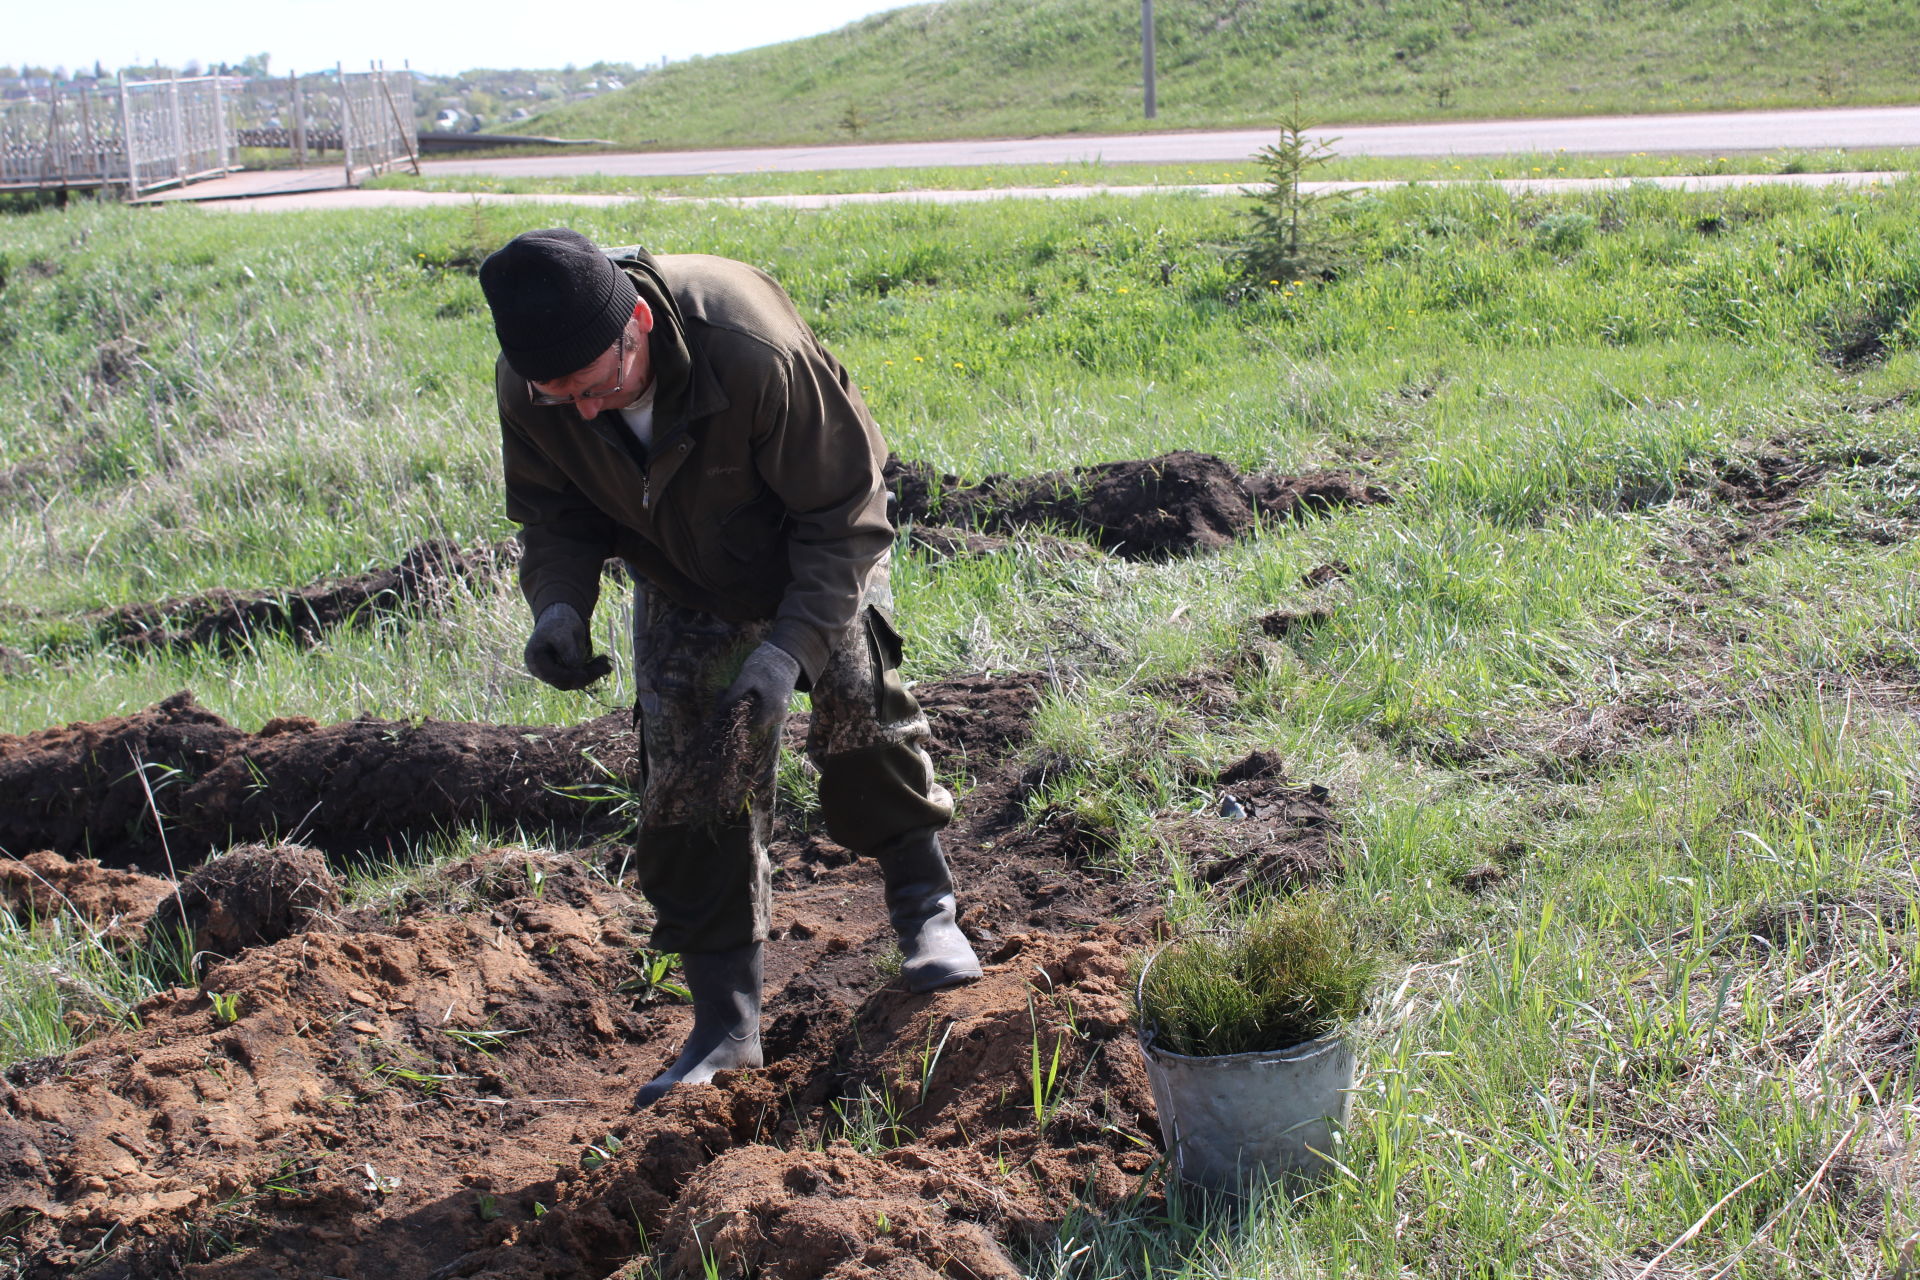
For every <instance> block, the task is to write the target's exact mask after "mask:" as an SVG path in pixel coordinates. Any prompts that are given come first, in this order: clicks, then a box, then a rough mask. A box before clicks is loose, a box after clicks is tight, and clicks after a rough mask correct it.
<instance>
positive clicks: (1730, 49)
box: [520, 0, 1920, 146]
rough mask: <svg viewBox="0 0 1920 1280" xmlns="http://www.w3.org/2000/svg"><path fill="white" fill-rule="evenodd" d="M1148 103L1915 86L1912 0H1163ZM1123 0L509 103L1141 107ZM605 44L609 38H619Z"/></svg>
mask: <svg viewBox="0 0 1920 1280" xmlns="http://www.w3.org/2000/svg"><path fill="white" fill-rule="evenodd" d="M1155 7H1156V10H1157V15H1158V16H1157V22H1156V25H1157V28H1158V42H1159V96H1160V112H1159V118H1158V120H1157V122H1156V124H1155V127H1158V128H1163V129H1196V128H1212V127H1231V126H1248V125H1265V124H1269V123H1271V122H1272V121H1273V119H1274V118H1275V116H1276V114H1277V113H1278V112H1279V111H1281V110H1282V108H1283V107H1284V106H1285V105H1286V104H1287V103H1288V102H1289V101H1290V100H1291V98H1292V96H1293V95H1294V94H1296V93H1297V94H1298V95H1299V97H1300V101H1301V104H1302V107H1303V109H1304V111H1305V113H1306V114H1308V115H1309V116H1311V117H1312V118H1314V119H1317V120H1325V121H1329V122H1360V121H1380V120H1411V119H1428V118H1446V117H1455V116H1480V117H1493V116H1537V115H1555V114H1587V113H1611V112H1655V111H1686V110H1701V109H1711V108H1717V107H1773V106H1831V105H1841V104H1847V103H1881V102H1901V101H1906V102H1911V101H1915V100H1916V99H1920V5H1915V4H1914V3H1913V2H1912V0H1824V2H1823V3H1820V4H1809V3H1806V2H1805V0H1160V3H1159V4H1157V5H1156V6H1155ZM1139 20H1140V10H1139V6H1138V5H1136V4H1134V3H1132V2H1131V0H948V2H947V3H942V4H922V5H913V6H909V7H907V8H902V9H895V10H891V11H889V12H886V13H882V14H876V15H875V16H873V17H870V18H866V19H863V20H862V21H860V22H856V23H853V24H851V25H850V26H847V27H843V28H841V29H840V30H837V31H832V32H828V33H827V34H825V35H819V36H813V37H810V38H808V39H805V40H796V41H792V42H790V43H787V44H778V45H769V46H767V47H766V48H762V49H753V50H749V51H747V52H744V53H739V54H732V55H728V56H725V57H718V58H707V59H699V60H695V61H690V62H685V63H681V64H678V65H676V66H672V67H669V68H667V69H665V70H663V71H660V72H656V73H654V74H652V75H650V76H648V77H647V78H646V79H645V80H644V81H643V82H641V83H640V84H637V85H634V86H631V87H629V88H628V89H625V90H623V91H619V92H616V93H611V94H607V95H604V96H602V97H599V98H596V99H594V100H592V101H589V102H581V103H574V104H570V105H567V106H564V107H561V108H557V109H555V110H552V111H549V112H546V113H544V114H542V115H540V116H537V117H536V118H535V119H533V120H532V121H530V122H528V123H526V124H523V125H522V126H520V127H521V128H523V129H524V130H526V131H528V132H537V133H554V134H566V135H574V136H593V137H602V138H610V139H613V140H615V141H617V142H619V143H621V144H622V145H625V146H652V145H657V146H713V145H722V146H724V145H749V144H763V143H802V142H820V141H830V140H831V141H847V140H852V139H856V138H857V139H906V138H944V137H965V136H994V135H1029V134H1040V133H1067V132H1076V131H1087V132H1115V131H1121V130H1135V129H1139V128H1141V127H1143V125H1144V121H1143V120H1142V114H1141V91H1140V65H1139V56H1140V47H1139V36H1140V32H1139ZM612 52H614V53H618V52H620V51H619V50H613V51H612Z"/></svg>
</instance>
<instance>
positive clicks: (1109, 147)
mask: <svg viewBox="0 0 1920 1280" xmlns="http://www.w3.org/2000/svg"><path fill="white" fill-rule="evenodd" d="M1317 132H1318V133H1320V135H1321V136H1323V137H1337V138H1338V139H1339V143H1338V148H1339V151H1340V154H1342V155H1350V156H1351V155H1374V156H1443V155H1510V154H1514V153H1517V152H1525V151H1574V152H1587V153H1603V154H1604V153H1629V152H1634V151H1653V152H1660V151H1706V152H1717V151H1766V150H1773V149H1775V148H1782V147H1787V148H1816V147H1920V106H1914V107H1836V108H1832V109H1828V110H1821V111H1726V112H1716V113H1711V114H1701V115H1673V116H1584V117H1578V118H1575V119H1567V120H1470V121H1461V122H1458V123H1454V122H1444V123H1438V124H1405V125H1355V126H1353V127H1351V128H1345V129H1333V130H1320V131H1317ZM1273 136H1274V135H1273V131H1272V130H1271V129H1267V130H1258V129H1255V130H1236V131H1233V132H1227V133H1147V134H1122V135H1102V136H1097V137H1063V138H1001V139H986V140H980V141H959V142H902V143H877V144H871V145H853V146H819V147H764V148H751V149H741V150H728V151H721V150H714V151H641V152H619V153H602V154H597V155H580V154H575V155H557V156H511V157H507V158H504V159H498V160H430V161H426V162H424V163H423V164H422V166H421V168H422V169H423V170H425V171H426V172H427V173H429V174H453V173H484V174H492V175H497V176H501V177H525V178H534V177H554V176H559V175H563V174H578V173H606V174H618V175H624V176H634V177H648V176H662V175H673V174H703V173H759V172H766V171H774V172H783V173H789V172H793V171H796V170H805V169H890V168H924V167H931V166H944V165H983V164H1071V163H1074V162H1075V161H1085V160H1109V161H1148V162H1161V163H1172V162H1179V161H1191V160H1204V161H1233V160H1244V159H1246V158H1247V157H1248V156H1250V155H1252V154H1253V153H1254V152H1255V151H1256V150H1258V149H1259V148H1260V147H1263V146H1265V145H1266V144H1267V143H1269V142H1271V141H1272V140H1273Z"/></svg>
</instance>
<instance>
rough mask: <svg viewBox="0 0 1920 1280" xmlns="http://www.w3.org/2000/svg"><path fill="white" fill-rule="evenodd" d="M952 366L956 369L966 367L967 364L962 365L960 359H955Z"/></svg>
mask: <svg viewBox="0 0 1920 1280" xmlns="http://www.w3.org/2000/svg"><path fill="white" fill-rule="evenodd" d="M953 367H954V368H956V369H964V368H966V367H967V366H966V365H964V364H962V363H961V362H960V361H958V360H955V361H954V362H953Z"/></svg>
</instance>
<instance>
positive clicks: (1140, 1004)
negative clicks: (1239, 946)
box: [1133, 925, 1226, 1048]
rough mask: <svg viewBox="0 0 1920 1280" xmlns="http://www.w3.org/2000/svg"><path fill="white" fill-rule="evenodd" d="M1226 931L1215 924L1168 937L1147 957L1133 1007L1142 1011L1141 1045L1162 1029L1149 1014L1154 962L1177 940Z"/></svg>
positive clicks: (1143, 1045)
mask: <svg viewBox="0 0 1920 1280" xmlns="http://www.w3.org/2000/svg"><path fill="white" fill-rule="evenodd" d="M1225 932H1226V929H1225V928H1223V927H1222V926H1220V925H1215V926H1214V927H1213V928H1211V929H1197V930H1195V931H1194V932H1193V933H1190V934H1186V935H1184V936H1183V937H1179V938H1168V939H1167V940H1166V941H1165V942H1163V943H1161V944H1160V945H1159V946H1157V947H1155V948H1154V949H1153V953H1152V954H1151V955H1149V956H1148V957H1147V962H1146V963H1145V964H1143V965H1141V966H1140V978H1139V981H1138V982H1136V983H1135V984H1134V988H1133V1007H1134V1008H1136V1009H1138V1010H1139V1011H1140V1029H1139V1031H1138V1032H1137V1033H1136V1034H1137V1035H1138V1036H1139V1037H1140V1046H1141V1047H1142V1048H1146V1047H1148V1046H1150V1045H1151V1044H1152V1043H1153V1038H1154V1035H1155V1034H1156V1033H1157V1032H1158V1031H1159V1030H1160V1028H1159V1025H1158V1024H1157V1023H1155V1022H1154V1021H1153V1020H1152V1019H1150V1018H1149V1017H1148V1016H1147V974H1148V973H1149V972H1151V971H1152V969H1153V965H1154V962H1155V961H1156V960H1158V959H1159V958H1160V957H1161V956H1162V955H1164V954H1165V953H1166V950H1167V948H1168V947H1171V946H1172V945H1173V944H1174V943H1176V942H1184V941H1186V939H1187V938H1193V937H1200V936H1203V935H1205V934H1210V933H1225Z"/></svg>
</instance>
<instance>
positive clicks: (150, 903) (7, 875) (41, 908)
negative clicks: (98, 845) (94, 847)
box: [0, 850, 173, 932]
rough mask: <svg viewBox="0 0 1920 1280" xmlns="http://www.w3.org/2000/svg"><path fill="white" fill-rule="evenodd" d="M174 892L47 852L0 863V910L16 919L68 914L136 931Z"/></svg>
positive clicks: (163, 883)
mask: <svg viewBox="0 0 1920 1280" xmlns="http://www.w3.org/2000/svg"><path fill="white" fill-rule="evenodd" d="M172 890H173V885H172V882H171V881H167V880H161V879H158V878H157V877H154V876H143V875H140V874H139V873H138V872H134V871H120V870H117V869H115V868H113V867H105V866H102V865H101V864H100V863H98V862H96V861H95V860H94V859H92V858H75V859H72V860H71V861H70V860H68V859H66V858H63V857H61V856H60V855H59V854H57V853H54V852H52V851H51V850H41V851H40V852H38V853H30V854H28V855H27V856H26V857H24V858H0V905H3V906H5V907H6V909H7V910H9V911H11V912H12V913H13V914H14V915H15V916H16V917H21V916H31V917H33V918H34V919H46V918H47V917H49V916H52V915H56V914H58V913H59V912H60V911H62V910H67V911H72V912H74V913H75V914H77V915H79V916H80V917H81V918H82V919H84V920H86V921H88V922H89V923H92V924H95V925H99V926H102V927H104V928H107V929H108V930H109V931H112V932H120V931H128V930H135V929H138V928H140V927H141V926H142V925H144V924H145V923H146V921H147V917H148V916H150V915H152V914H153V909H154V907H155V906H156V905H158V904H159V901H160V899H161V898H162V897H163V896H164V895H166V894H168V893H170V892H172Z"/></svg>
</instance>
